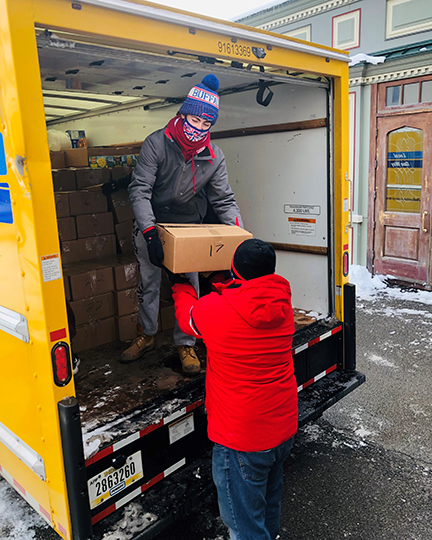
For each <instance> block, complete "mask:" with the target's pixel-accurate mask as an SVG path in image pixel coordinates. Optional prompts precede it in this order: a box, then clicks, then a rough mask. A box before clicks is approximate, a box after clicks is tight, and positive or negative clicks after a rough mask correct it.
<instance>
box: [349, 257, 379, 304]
mask: <svg viewBox="0 0 432 540" xmlns="http://www.w3.org/2000/svg"><path fill="white" fill-rule="evenodd" d="M385 277H386V276H373V277H372V275H371V274H370V273H369V271H368V269H367V268H366V267H365V266H358V265H353V266H350V270H349V281H350V283H354V284H355V286H356V294H357V296H359V297H360V298H363V299H364V300H370V299H371V298H372V297H373V296H375V295H376V294H377V293H378V291H383V290H384V289H386V288H387V285H386V284H385V283H384V279H385Z"/></svg>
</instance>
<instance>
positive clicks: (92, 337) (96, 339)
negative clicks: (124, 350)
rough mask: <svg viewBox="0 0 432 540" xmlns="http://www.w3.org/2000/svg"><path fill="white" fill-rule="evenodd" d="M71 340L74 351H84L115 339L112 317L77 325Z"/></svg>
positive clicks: (114, 326) (114, 325)
mask: <svg viewBox="0 0 432 540" xmlns="http://www.w3.org/2000/svg"><path fill="white" fill-rule="evenodd" d="M76 330H77V333H76V336H75V337H74V338H73V340H72V346H73V350H74V352H80V351H86V350H88V349H93V348H94V347H99V345H105V344H106V343H111V342H112V341H116V338H117V332H116V324H115V321H114V317H110V318H109V319H102V320H101V321H96V322H94V323H91V324H83V325H81V326H77V329H76Z"/></svg>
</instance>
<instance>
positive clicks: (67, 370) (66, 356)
mask: <svg viewBox="0 0 432 540" xmlns="http://www.w3.org/2000/svg"><path fill="white" fill-rule="evenodd" d="M51 358H52V363H53V371H54V382H55V383H56V385H57V386H66V385H67V384H68V383H69V382H70V380H71V378H72V368H71V359H70V352H69V345H68V344H67V343H64V342H63V341H59V342H58V343H56V344H55V345H54V347H53V348H52V350H51Z"/></svg>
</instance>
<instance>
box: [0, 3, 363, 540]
mask: <svg viewBox="0 0 432 540" xmlns="http://www.w3.org/2000/svg"><path fill="white" fill-rule="evenodd" d="M0 43H1V50H2V55H0V350H1V351H2V352H1V357H0V370H1V375H2V376H1V377H0V473H1V475H2V476H3V477H4V478H5V479H6V480H7V481H8V482H9V483H10V484H11V485H12V486H14V487H15V489H16V490H17V491H18V492H19V493H21V494H22V496H23V497H24V498H25V499H26V500H27V501H28V502H29V504H31V506H33V508H34V509H35V510H36V511H37V512H38V513H39V514H40V515H41V516H42V517H43V518H44V519H45V520H46V521H47V522H48V523H49V524H50V525H52V526H53V527H54V529H55V530H56V531H57V532H58V533H59V534H60V536H62V537H63V538H65V539H72V540H82V539H84V538H91V537H92V535H93V534H94V533H95V530H96V528H97V531H96V533H95V536H96V537H97V538H99V537H101V536H102V532H103V528H104V520H105V519H106V518H107V516H108V517H110V519H111V518H112V516H113V515H115V511H116V509H118V508H121V506H122V504H125V503H126V502H127V501H129V500H138V499H140V500H141V499H144V500H145V495H144V496H143V497H141V498H140V494H141V493H145V492H146V491H147V490H148V489H150V488H151V487H152V486H153V485H154V484H156V483H158V482H159V481H160V480H161V479H163V478H164V477H166V476H169V477H170V478H171V482H173V483H174V484H175V482H176V478H179V477H180V475H181V474H189V476H191V474H190V473H189V472H188V471H189V469H188V467H193V466H194V463H196V461H194V460H195V459H196V460H197V461H198V460H199V459H202V455H203V453H204V450H205V447H206V440H205V431H206V430H205V414H204V408H203V405H202V399H203V378H202V379H200V380H197V381H195V382H193V383H191V384H189V385H185V389H184V390H181V389H180V390H175V389H172V390H171V391H170V393H167V394H166V395H160V396H158V398H157V399H155V400H153V401H152V402H151V404H145V405H144V403H140V402H139V400H138V401H136V402H135V403H134V406H133V407H132V408H131V409H133V411H132V412H131V414H130V416H128V415H127V414H125V413H127V412H128V411H125V410H122V411H121V414H120V411H117V413H118V414H117V417H119V418H120V420H121V421H122V422H123V424H119V426H121V428H122V429H123V427H124V425H126V424H128V425H127V428H125V429H124V430H123V431H122V429H119V431H118V435H116V436H115V438H114V439H108V438H107V439H106V440H104V442H102V443H100V447H98V449H97V451H95V452H94V453H93V454H91V456H86V458H87V459H86V462H85V461H84V453H83V444H82V437H83V435H82V427H83V423H82V419H80V410H79V404H78V400H77V398H76V396H77V392H78V393H79V388H78V381H79V379H78V378H77V379H76V381H75V379H74V377H73V375H72V372H71V358H70V355H71V342H70V339H69V331H68V321H67V314H66V304H65V293H64V288H63V280H62V277H63V276H62V265H61V263H62V260H61V253H60V246H59V241H58V231H57V224H56V210H55V204H54V194H53V183H52V175H51V166H50V155H49V149H48V141H47V128H46V125H47V124H48V126H50V127H54V128H56V129H63V130H64V129H66V128H68V129H78V128H79V126H80V125H81V124H83V125H85V129H86V132H88V134H89V135H90V136H91V137H92V140H93V141H94V143H95V145H96V146H97V145H100V146H102V145H105V144H116V143H124V142H128V141H130V140H135V141H141V140H142V139H143V138H144V137H145V136H146V135H148V133H147V132H145V129H150V127H149V126H152V127H153V129H157V128H158V127H161V126H163V125H164V123H165V122H166V120H167V119H169V118H170V117H171V116H174V114H175V112H176V110H177V109H176V107H177V104H178V102H179V100H181V98H184V96H185V95H186V93H187V90H188V88H189V87H190V81H191V79H190V77H192V76H195V75H197V73H198V74H201V75H204V74H206V73H208V72H210V71H214V72H215V73H216V74H217V76H218V77H219V79H220V80H221V81H222V85H223V86H222V89H223V90H224V92H222V93H221V115H220V120H219V121H218V126H219V127H218V128H217V130H215V133H214V136H212V138H214V140H216V143H217V144H218V145H220V146H221V148H223V151H224V153H225V155H226V156H227V163H228V170H229V171H230V178H231V183H232V186H233V189H234V192H235V195H236V197H237V199H238V202H239V204H240V208H241V209H242V214H243V217H244V220H245V223H247V226H248V228H249V229H250V230H251V232H253V233H254V234H255V235H256V236H260V237H263V239H264V240H268V241H272V242H273V243H274V245H275V248H276V249H277V250H278V258H279V259H280V261H282V265H281V267H280V268H281V271H287V275H286V277H287V278H288V279H289V280H290V281H291V282H292V285H293V291H294V292H296V294H298V298H300V299H302V298H306V297H307V298H308V301H311V302H312V303H313V302H318V304H316V305H318V306H320V307H322V306H324V307H323V310H324V311H325V316H326V317H325V318H324V319H323V320H322V321H319V320H318V321H316V322H315V323H314V325H311V326H310V327H308V328H305V330H304V332H303V333H302V332H298V333H296V336H295V339H294V350H293V353H294V362H295V366H296V376H297V378H298V382H299V396H300V409H301V417H300V423H301V424H304V423H305V422H307V421H310V420H311V419H314V418H317V417H318V416H319V415H320V414H321V413H322V411H323V410H325V409H326V408H328V407H329V406H330V405H331V404H332V403H334V402H335V401H337V400H338V399H341V398H342V397H343V396H344V395H346V394H347V393H349V392H350V391H352V390H353V389H354V388H355V387H357V386H358V385H359V384H361V383H362V382H363V381H364V377H363V376H362V375H361V374H358V373H357V372H355V371H354V370H355V314H354V309H355V308H354V291H353V288H352V286H350V285H349V284H348V267H347V264H348V226H349V182H348V180H347V178H346V171H348V125H347V122H348V67H347V56H346V54H345V53H343V52H341V51H336V50H333V49H330V48H326V47H322V46H315V45H313V44H309V43H305V42H301V41H299V40H296V39H290V38H286V37H283V36H278V35H275V34H271V33H268V32H264V31H260V30H256V29H251V28H247V27H243V26H241V25H237V24H234V23H227V22H222V21H220V22H217V21H214V20H210V19H208V18H205V17H198V16H194V15H192V14H186V13H184V12H181V11H178V10H173V9H169V8H164V9H159V8H157V7H155V6H154V4H149V3H147V2H145V1H143V0H135V1H133V2H131V1H121V0H118V1H116V0H109V1H108V0H83V1H81V2H69V1H66V0H0ZM102 56H103V58H106V59H107V60H108V61H107V64H108V65H111V66H112V68H111V69H113V70H114V69H117V70H119V71H120V72H121V71H122V69H123V70H124V71H125V72H126V73H129V72H127V71H126V69H131V68H130V66H131V65H134V66H137V67H136V69H137V75H139V76H140V77H143V78H144V74H145V73H147V72H149V73H150V74H151V76H149V77H147V80H146V82H145V85H146V86H147V88H146V90H145V92H147V91H148V92H149V93H150V92H152V94H151V95H149V96H146V97H143V95H142V92H141V95H139V96H138V94H137V92H138V90H136V89H135V88H133V89H132V90H131V89H130V88H129V89H127V90H125V92H126V93H125V96H126V95H127V94H128V93H129V94H130V96H129V97H130V99H131V102H130V103H129V104H128V103H126V101H125V102H124V103H118V104H117V105H116V106H110V107H107V106H106V104H107V103H109V96H113V94H115V92H117V91H118V89H117V88H116V87H115V86H110V85H109V81H110V73H111V72H110V69H108V68H107V71H106V72H103V73H105V75H106V76H105V77H104V80H105V81H108V82H106V85H107V86H106V88H105V91H103V88H101V87H97V85H98V84H99V83H98V81H99V79H98V77H99V73H100V72H97V69H102V70H103V69H105V68H101V57H102ZM92 60H93V62H92ZM80 62H81V64H80ZM70 64H73V66H71V65H70ZM65 66H66V69H65ZM70 67H75V68H76V69H74V70H72V71H75V72H76V73H77V68H78V67H79V68H80V70H81V72H80V75H79V77H81V79H80V82H79V81H78V82H77V81H76V80H75V79H68V83H67V84H68V85H66V79H65V71H67V68H69V69H70ZM140 70H141V71H140ZM78 71H79V70H78ZM48 72H49V73H48ZM76 73H75V74H76ZM167 73H168V74H170V75H169V76H167V75H166V74H167ZM41 74H43V75H44V76H42V78H41ZM49 75H50V76H49ZM197 76H198V75H197ZM170 78H171V84H172V85H173V86H170V85H169V84H168V83H169V79H170ZM48 79H50V81H49V80H48ZM126 81H127V77H126ZM163 81H165V82H163ZM61 82H64V83H65V87H64V88H63V94H65V93H66V90H67V91H68V94H71V93H75V94H76V98H77V103H78V104H79V103H81V107H80V106H79V105H77V103H75V106H74V105H72V109H71V110H75V112H76V111H79V110H80V109H81V108H82V103H83V101H82V98H83V97H84V98H85V99H89V97H88V94H89V92H90V90H88V89H89V88H93V91H94V94H93V95H95V94H96V93H99V94H102V99H100V100H99V102H102V103H103V105H100V104H99V106H100V109H98V110H97V111H96V110H93V111H86V112H85V113H79V114H78V113H77V114H76V115H74V116H73V117H72V115H71V116H69V117H68V118H66V117H65V116H61V113H59V112H57V113H56V115H52V116H49V114H48V112H47V111H48V107H47V104H46V102H47V100H48V94H49V93H51V97H52V94H53V93H54V92H56V91H57V92H58V95H59V94H60V93H61V92H60V91H59V88H61V87H60V83H61ZM194 82H195V80H194ZM158 83H159V85H158V86H157V87H156V86H154V85H155V84H158ZM49 85H51V86H49ZM86 85H87V86H86ZM89 85H90V86H89ZM91 85H93V86H91ZM145 85H144V86H145ZM152 85H153V86H152ZM144 86H141V90H142V88H143V87H144ZM125 88H126V87H125ZM137 88H138V86H137ZM151 89H152V90H151ZM269 90H272V93H274V95H275V97H274V98H273V99H274V101H273V105H274V106H275V107H276V108H275V109H272V107H268V108H266V107H262V106H260V105H257V103H256V99H255V95H256V93H257V91H258V93H259V92H261V93H262V95H261V101H264V100H263V96H264V95H266V94H268V93H269ZM44 92H45V95H44ZM86 92H87V94H86ZM120 92H121V93H122V92H123V90H120ZM86 95H87V98H86ZM62 97H63V98H65V97H66V96H65V95H63V96H62ZM68 97H70V95H69V96H68ZM99 97H100V96H99ZM132 98H135V99H134V100H132ZM257 98H258V96H257ZM71 99H73V98H71ZM80 99H81V101H79V100H80ZM308 99H309V101H310V103H311V104H312V103H313V107H312V105H311V107H309V105H308V103H307V100H308ZM295 100H297V101H295ZM44 101H45V103H44ZM132 101H133V102H132ZM290 103H296V107H292V109H290V107H289V104H290ZM143 107H144V108H143ZM277 107H279V108H277ZM224 108H225V109H224ZM63 109H65V107H63ZM294 109H295V110H296V111H297V113H296V114H300V113H301V115H302V116H300V117H296V116H295V114H294V113H293V110H294ZM309 109H310V110H309ZM312 109H313V110H312ZM315 109H316V110H315ZM58 110H59V111H61V110H62V107H61V106H60V107H59V109H58ZM51 111H52V109H51ZM131 111H132V113H133V118H137V119H138V121H137V122H136V125H137V126H138V128H137V129H138V131H137V132H129V131H128V132H127V133H126V132H125V126H128V127H129V126H130V124H131V118H132V116H128V115H129V114H132V113H131ZM249 111H253V115H251V114H250V113H249ZM291 113H293V116H294V117H293V118H291V117H290V114H291ZM123 114H124V116H123ZM236 114H237V116H236ZM140 115H141V116H140ZM313 115H314V116H313ZM317 115H318V116H317ZM251 118H252V119H253V120H254V121H256V122H258V121H259V125H258V127H259V129H258V130H257V129H256V128H257V124H256V123H255V124H254V123H252V124H250V122H251ZM93 122H94V123H93ZM247 122H249V124H247ZM96 126H97V129H96V128H95V127H96ZM146 126H147V127H146ZM244 128H247V129H244ZM281 134H282V135H281ZM284 134H288V135H287V136H286V137H285V135H284ZM106 136H108V137H112V139H111V140H107V139H106V138H104V137H106ZM128 137H130V138H128ZM284 137H285V139H284ZM287 141H288V142H287ZM300 141H303V142H300ZM308 142H309V143H310V144H308ZM312 143H313V144H312ZM294 145H300V146H294ZM275 148H279V149H282V150H279V153H276V154H275V156H276V157H275V158H273V154H271V150H272V149H275ZM296 148H298V150H296ZM263 149H265V151H263ZM300 152H307V153H306V154H305V155H303V154H302V153H300ZM266 156H267V157H266ZM268 156H271V159H270V158H269V157H268ZM252 157H255V158H256V159H257V161H256V162H254V161H252V160H251V158H252ZM266 159H267V161H266ZM284 159H285V161H284ZM309 164H310V165H311V166H315V168H313V169H311V170H310V171H309V172H308V170H307V169H302V168H301V167H302V166H305V167H306V166H309ZM294 165H295V166H296V167H300V168H296V169H294V172H293V173H292V175H291V176H290V175H286V171H287V170H289V169H290V168H291V167H294ZM258 166H260V167H262V168H263V170H264V171H265V173H266V174H267V176H268V178H267V177H266V178H262V182H261V181H260V183H259V184H258V183H257V184H255V185H254V186H253V189H251V188H250V183H249V179H250V178H253V175H254V171H256V170H258ZM284 175H286V176H284ZM293 178H294V179H295V180H296V181H297V182H298V185H296V187H295V189H294V188H293V187H292V188H291V189H290V190H287V185H289V182H292V181H294V180H293ZM269 179H270V180H271V182H272V183H271V182H270V180H269ZM265 182H268V188H267V184H266V183H265ZM262 186H265V187H266V190H265V192H264V193H262V192H261V191H260V189H261V188H262ZM296 192H297V193H296ZM299 194H300V195H299ZM308 194H312V195H313V197H310V200H309V199H307V197H308ZM290 197H291V198H290ZM299 197H304V198H305V199H307V200H300V199H299ZM314 197H315V198H314ZM318 197H319V198H320V200H319V201H318V202H319V204H317V200H316V199H317V198H318ZM269 201H270V202H269ZM279 203H280V204H279ZM305 203H307V204H305ZM264 210H265V212H264ZM277 212H281V214H282V216H283V220H282V223H283V226H282V227H281V228H278V227H279V225H274V223H273V221H274V219H276V218H275V216H277ZM305 214H306V215H305ZM273 227H274V228H273ZM287 231H288V232H287ZM318 232H319V233H320V234H321V236H320V238H318V236H319V235H318V234H317V233H318ZM287 235H288V237H287ZM305 236H306V237H307V238H306V240H305V238H304V237H305ZM287 238H288V240H287ZM294 257H298V258H297V259H294ZM297 260H298V261H299V263H298V264H299V268H300V270H298V271H297V275H295V274H296V272H294V270H293V268H294V266H295V265H294V266H293V261H297ZM315 269H319V273H315V274H314V270H315ZM316 271H317V272H318V270H316ZM309 275H312V276H314V277H313V286H312V287H311V283H308V282H305V276H309ZM315 290H316V291H317V292H316V294H315V293H313V291H315ZM311 291H312V293H311ZM314 294H315V296H316V298H314ZM308 295H309V296H308ZM318 297H319V299H317V298H318ZM313 305H315V304H313ZM301 307H304V306H301ZM114 349H115V347H114V346H113V350H114ZM104 350H108V349H104ZM117 350H119V349H118V346H117ZM83 369H85V368H83ZM75 382H77V389H75ZM118 384H119V385H121V384H122V381H121V380H120V381H118ZM310 385H312V386H311V388H312V389H313V390H314V392H309V390H310V388H307V387H308V386H310ZM181 392H183V394H182V393H181ZM186 394H187V396H186ZM318 395H319V396H321V397H318V398H317V396H318ZM81 398H82V399H84V398H85V396H84V395H83V393H81ZM168 399H169V400H170V407H171V404H172V403H174V402H175V403H177V405H176V406H175V408H174V409H172V408H169V407H165V408H164V405H166V402H167V400H168ZM95 410H96V409H95ZM160 411H162V413H161V412H160ZM96 413H97V411H96V412H94V411H93V414H94V415H95V414H96ZM117 417H116V421H117ZM149 418H150V420H149ZM131 419H132V420H131ZM151 419H153V420H151ZM120 420H119V421H120ZM105 435H106V434H105ZM207 463H208V460H207ZM116 471H119V472H118V474H117V476H118V477H119V478H118V483H117V484H116V482H117V480H116ZM182 471H183V472H182ZM184 471H186V473H185V472H184ZM122 473H123V474H124V475H125V477H126V476H127V478H126V479H125V481H124V485H123V484H122V482H121V478H120V475H121V474H122ZM199 476H203V474H202V473H201V474H200V475H197V478H198V477H199ZM104 479H105V480H106V482H105V483H106V484H107V486H108V487H107V486H105V487H104V486H103V484H102V482H103V480H104ZM126 480H127V481H126ZM109 483H111V484H112V486H111V485H108V484H109ZM162 484H163V482H162V483H159V484H158V485H162ZM108 488H112V489H108ZM106 493H108V495H106ZM169 498H170V497H166V500H168V499H169ZM197 498H199V496H197ZM90 503H91V504H90ZM184 508H186V506H185V507H184ZM179 515H181V511H179V510H178V511H177V512H176V516H177V517H178V516H179ZM172 520H173V517H172V516H167V517H166V518H164V520H160V522H159V524H158V526H159V525H160V526H159V529H158V530H160V528H161V527H162V525H163V523H162V521H164V522H165V524H168V523H170V522H171V521H172ZM96 523H97V524H98V525H97V527H93V531H92V524H93V525H95V524H96ZM151 529H152V528H151V527H149V531H148V532H149V534H148V538H150V537H152V536H154V535H155V534H156V533H157V531H156V529H153V530H151Z"/></svg>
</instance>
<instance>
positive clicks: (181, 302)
mask: <svg viewBox="0 0 432 540" xmlns="http://www.w3.org/2000/svg"><path fill="white" fill-rule="evenodd" d="M172 291H173V299H174V307H175V316H176V319H177V322H178V324H179V326H180V330H181V331H182V332H184V333H185V334H188V335H189V336H194V337H202V336H201V334H200V333H199V330H198V329H197V328H196V326H195V323H194V320H193V318H192V310H193V307H194V306H195V305H196V304H197V303H198V302H199V300H198V295H197V293H196V290H195V289H194V288H193V287H192V285H191V284H190V283H177V284H175V285H174V286H173V288H172Z"/></svg>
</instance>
